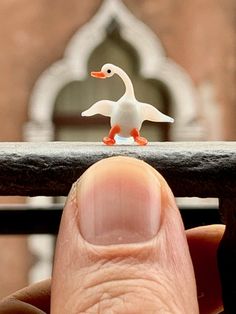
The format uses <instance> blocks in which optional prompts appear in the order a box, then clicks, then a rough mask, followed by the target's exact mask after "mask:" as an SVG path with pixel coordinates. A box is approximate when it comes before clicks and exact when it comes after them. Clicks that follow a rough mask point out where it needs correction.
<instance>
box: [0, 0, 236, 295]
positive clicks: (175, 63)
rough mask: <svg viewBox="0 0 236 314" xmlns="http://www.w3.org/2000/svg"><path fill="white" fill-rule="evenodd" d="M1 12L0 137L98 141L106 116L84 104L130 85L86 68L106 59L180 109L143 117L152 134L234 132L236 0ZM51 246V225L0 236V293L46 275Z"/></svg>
mask: <svg viewBox="0 0 236 314" xmlns="http://www.w3.org/2000/svg"><path fill="white" fill-rule="evenodd" d="M0 20H1V28H0V69H1V76H0V91H1V93H0V109H1V116H0V140H1V141H38V142H44V141H55V140H56V141H58V140H59V141H101V139H102V137H103V136H105V135H107V133H108V131H109V119H108V118H105V117H102V116H98V115H97V116H94V117H90V118H82V117H81V112H82V111H84V110H85V109H87V108H88V107H90V106H91V105H92V104H93V103H94V102H96V101H98V100H101V99H111V100H117V99H118V98H119V97H121V96H122V94H123V93H124V86H123V84H122V82H121V80H120V79H119V78H118V77H113V78H111V79H109V80H105V81H104V80H97V79H94V78H91V77H90V75H89V73H90V71H91V70H100V68H101V66H102V65H103V64H104V63H107V62H109V63H114V64H116V65H118V66H120V67H122V68H123V69H124V70H125V71H126V72H127V73H128V75H129V76H130V77H131V79H132V81H133V83H134V88H135V94H136V97H137V98H138V99H139V100H140V101H144V102H147V103H151V104H152V105H154V106H156V107H157V108H158V109H159V110H161V111H162V112H164V113H166V114H168V115H170V116H172V117H173V118H174V119H175V123H174V124H173V125H172V124H171V125H169V124H167V123H163V124H161V123H160V124H156V123H146V122H145V123H144V126H143V129H142V134H143V135H144V136H146V137H147V138H148V139H149V141H231V140H235V138H236V123H235V116H236V106H235V103H236V102H235V101H236V89H235V84H236V58H235V52H236V36H235V31H236V24H235V20H236V1H235V0H188V1H186V0H185V1H183V0H158V1H156V0H145V1H140V0H123V1H121V0H104V1H102V0H87V1H83V0H67V1H62V0H53V1H49V0H34V1H31V0H21V1H17V0H11V1H9V0H2V1H1V2H0ZM41 145H43V144H41ZM0 201H1V203H17V204H19V203H27V204H29V205H35V204H40V205H45V206H47V205H51V204H53V203H55V202H63V201H64V200H62V199H60V198H58V199H53V198H43V197H37V198H31V199H30V198H28V199H25V198H20V197H14V198H13V197H2V198H1V199H0ZM53 247H54V238H53V237H52V236H50V235H44V236H42V235H41V236H39V235H33V236H30V237H26V236H1V237H0V252H1V254H0V282H1V284H0V297H2V296H5V295H7V294H9V293H11V292H13V291H15V290H16V289H19V288H21V287H23V286H25V285H26V284H28V283H31V282H34V281H37V280H40V279H43V278H46V277H48V276H50V272H51V260H52V256H53Z"/></svg>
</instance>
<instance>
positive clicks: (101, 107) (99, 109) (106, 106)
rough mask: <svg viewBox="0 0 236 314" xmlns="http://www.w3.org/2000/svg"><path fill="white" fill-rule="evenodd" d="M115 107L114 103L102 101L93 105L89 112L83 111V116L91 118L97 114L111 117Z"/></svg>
mask: <svg viewBox="0 0 236 314" xmlns="http://www.w3.org/2000/svg"><path fill="white" fill-rule="evenodd" d="M114 105H115V102H114V101H111V100H100V101H98V102H95V104H93V105H92V106H91V107H90V108H89V109H88V110H86V111H83V112H82V113H81V115H82V116H83V117H89V116H93V115H95V114H102V115H103V116H106V117H110V116H111V113H112V109H113V107H114Z"/></svg>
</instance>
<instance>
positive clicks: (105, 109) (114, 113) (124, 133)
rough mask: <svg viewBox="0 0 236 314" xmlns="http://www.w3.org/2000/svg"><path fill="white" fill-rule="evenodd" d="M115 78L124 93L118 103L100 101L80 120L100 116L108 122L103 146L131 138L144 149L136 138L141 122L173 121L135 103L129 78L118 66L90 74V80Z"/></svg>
mask: <svg viewBox="0 0 236 314" xmlns="http://www.w3.org/2000/svg"><path fill="white" fill-rule="evenodd" d="M114 74H117V75H118V76H119V77H120V78H121V79H122V80H123V82H124V84H125V88H126V90H125V93H124V95H123V96H122V97H121V98H120V99H119V100H118V101H111V100H100V101H98V102H96V103H95V104H93V105H92V106H91V107H90V108H89V109H88V110H86V111H84V112H82V116H86V117H88V116H93V115H95V114H101V115H104V116H107V117H110V118H111V129H110V132H109V135H108V136H107V137H104V138H103V142H104V143H105V144H106V145H114V144H115V143H116V140H115V136H116V135H118V134H119V136H121V137H126V138H129V137H130V136H132V137H133V138H134V141H135V142H136V143H137V144H138V145H146V144H147V143H148V141H147V139H146V138H144V137H141V136H140V133H139V130H140V129H141V126H142V123H143V121H144V120H149V121H153V122H174V119H172V118H171V117H168V116H167V115H165V114H163V113H161V112H160V111H159V110H157V109H156V108H155V107H153V106H152V105H149V104H146V103H142V102H139V101H138V100H137V99H136V98H135V95H134V88H133V84H132V82H131V80H130V78H129V76H128V75H127V74H126V73H125V71H123V70H122V69H121V68H119V67H118V66H115V65H113V64H110V63H107V64H104V65H103V67H102V69H101V71H99V72H91V76H93V77H96V78H101V79H105V78H108V77H112V76H113V75H114Z"/></svg>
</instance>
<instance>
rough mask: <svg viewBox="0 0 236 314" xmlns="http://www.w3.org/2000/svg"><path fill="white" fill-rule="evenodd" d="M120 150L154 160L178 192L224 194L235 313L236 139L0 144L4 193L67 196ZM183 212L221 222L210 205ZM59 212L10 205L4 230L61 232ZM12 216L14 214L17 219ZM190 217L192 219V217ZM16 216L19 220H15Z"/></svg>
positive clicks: (228, 282) (227, 276) (227, 280)
mask: <svg viewBox="0 0 236 314" xmlns="http://www.w3.org/2000/svg"><path fill="white" fill-rule="evenodd" d="M118 155H125V156H131V157H135V158H138V159H141V160H144V161H146V162H147V163H149V164H150V165H151V166H153V167H154V168H155V169H157V170H158V171H159V172H160V173H161V174H162V175H163V176H164V177H165V179H166V180H167V182H168V184H169V185H170V187H171V189H172V191H173V192H174V195H175V196H176V197H193V196H195V197H202V198H206V197H215V198H218V199H219V204H220V205H219V210H220V212H221V215H222V217H223V218H224V220H225V222H226V232H225V235H224V237H223V240H222V242H221V244H220V247H219V252H218V253H219V254H218V262H219V270H220V274H221V282H222V290H223V299H224V303H225V313H236V305H235V304H234V303H235V300H236V266H235V265H236V144H235V143H234V142H196V143H195V142H194V143H191V142H184V143H181V142H178V143H177V142H175V143H167V142H166V143H150V144H149V145H148V146H146V147H139V146H114V147H108V146H105V145H101V144H96V143H76V142H74V143H69V142H50V143H1V144H0V195H8V196H9V195H12V196H13V195H21V196H65V195H67V194H68V192H69V190H70V187H71V185H72V183H73V182H74V181H75V180H77V179H78V177H79V176H80V175H81V174H82V173H83V172H84V171H85V170H86V169H87V168H88V167H89V166H90V165H92V164H93V163H95V162H96V161H98V160H100V159H103V158H107V157H111V156H118ZM208 211H209V210H208ZM187 213H188V214H187ZM182 214H183V217H184V215H190V216H191V215H192V220H197V219H198V218H199V215H203V216H202V217H203V218H201V219H200V220H199V222H200V221H204V217H205V221H206V223H210V221H211V220H210V221H209V217H210V216H211V218H210V219H212V220H213V221H212V222H218V221H219V216H218V213H217V210H215V211H213V210H212V211H211V212H208V214H207V210H205V211H204V210H199V211H196V210H195V211H194V212H193V211H192V213H191V212H187V211H186V212H184V211H182ZM60 215H61V208H49V209H48V210H47V211H45V210H43V209H40V208H38V209H28V210H26V209H24V208H20V209H19V208H18V209H17V208H14V209H11V211H10V210H7V209H6V208H5V209H4V210H1V211H0V233H4V234H6V233H14V232H15V233H31V232H37V233H42V232H48V231H49V232H51V233H56V232H57V228H58V225H59V221H60ZM204 215H205V216H204ZM207 215H208V216H207ZM209 215H210V216H209ZM13 216H14V217H15V219H12V217H13ZM29 216H31V219H29ZM20 217H21V218H20ZM25 217H27V219H26V218H25ZM40 217H41V218H40ZM197 217H198V218H197ZM206 217H208V219H206ZM213 217H214V218H213ZM184 219H187V218H184ZM188 219H189V221H191V217H190V218H189V217H188ZM13 220H14V221H15V222H14V224H13V225H12V221H13ZM32 220H33V221H36V222H37V223H38V222H41V227H40V226H39V225H40V224H39V225H38V227H37V228H36V229H35V230H31V229H29V228H28V229H27V226H28V225H27V223H25V224H24V225H23V228H22V226H21V228H19V224H20V221H22V222H24V221H25V222H26V221H30V224H32ZM46 221H49V222H52V225H53V228H54V229H53V230H52V229H51V230H50V229H47V228H44V227H43V223H44V222H46ZM193 225H194V224H193ZM14 228H15V229H14ZM14 230H15V231H14ZM40 230H41V232H40Z"/></svg>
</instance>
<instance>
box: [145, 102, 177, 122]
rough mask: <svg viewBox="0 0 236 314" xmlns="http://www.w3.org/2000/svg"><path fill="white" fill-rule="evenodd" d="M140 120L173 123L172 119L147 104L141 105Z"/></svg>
mask: <svg viewBox="0 0 236 314" xmlns="http://www.w3.org/2000/svg"><path fill="white" fill-rule="evenodd" d="M141 110H142V119H143V121H144V120H148V121H153V122H174V119H173V118H171V117H169V116H167V115H165V114H164V113H161V112H160V111H159V110H157V109H156V108H155V107H153V106H152V105H149V104H145V103H141Z"/></svg>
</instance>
